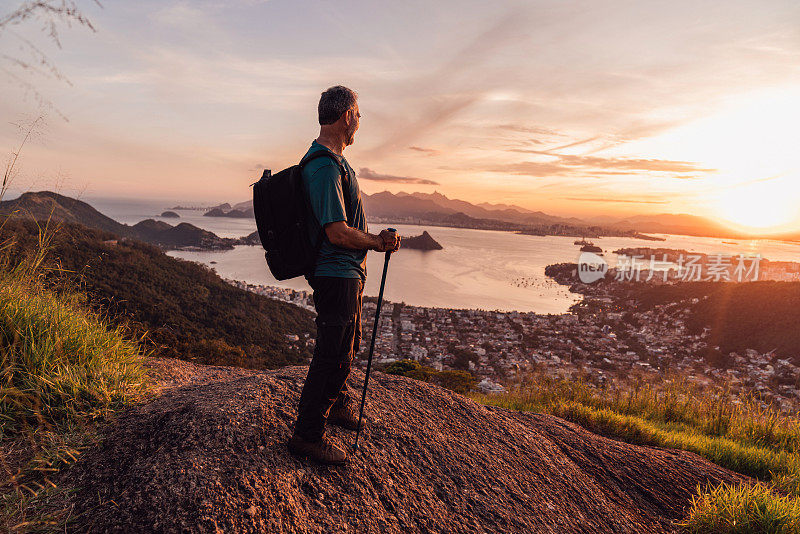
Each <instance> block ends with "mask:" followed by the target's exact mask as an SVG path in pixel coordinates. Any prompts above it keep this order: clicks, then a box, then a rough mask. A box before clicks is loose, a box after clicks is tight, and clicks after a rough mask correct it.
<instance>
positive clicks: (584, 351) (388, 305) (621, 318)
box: [229, 266, 800, 413]
mask: <svg viewBox="0 0 800 534" xmlns="http://www.w3.org/2000/svg"><path fill="white" fill-rule="evenodd" d="M788 270H792V271H794V270H795V267H794V266H792V267H790V268H789V269H787V271H788ZM787 271H784V270H782V271H781V273H780V274H779V276H777V277H780V278H783V277H784V276H790V274H789V273H788V272H787ZM615 274H616V273H614V272H613V270H612V273H611V277H612V278H613V276H614V275H615ZM775 274H778V273H775ZM571 275H572V276H573V277H574V275H575V271H573V272H572V273H571ZM551 276H553V277H554V278H555V279H556V281H558V282H559V283H562V284H566V285H570V284H571V281H570V280H563V279H559V276H558V275H552V274H551ZM642 280H643V282H642V283H649V284H659V283H663V281H661V280H662V278H661V277H659V276H655V277H652V276H648V272H647V271H644V276H643V278H642ZM645 280H646V281H645ZM229 283H232V284H234V285H236V286H238V287H240V288H242V289H246V290H249V291H254V292H256V293H259V294H261V295H266V296H269V297H271V298H276V299H279V300H283V301H285V302H289V303H292V304H295V305H298V306H302V307H304V308H306V309H309V310H313V301H312V298H311V293H309V292H305V291H295V290H287V289H282V288H278V287H271V286H256V285H252V284H246V283H243V282H236V281H231V280H229ZM584 289H585V291H582V292H583V293H584V300H583V302H582V303H581V306H579V307H577V309H575V311H574V313H566V314H537V313H533V312H516V311H511V312H500V311H488V310H480V309H449V308H434V307H421V306H410V305H407V304H404V303H392V302H386V301H384V303H383V305H382V308H381V316H380V324H379V329H378V337H377V339H376V343H375V354H374V360H373V362H374V364H375V365H376V366H377V368H378V369H381V368H385V366H387V365H389V364H391V363H393V362H396V361H399V360H413V361H415V362H419V364H421V365H423V366H427V367H430V368H432V369H434V370H436V371H446V370H461V371H468V372H469V373H470V374H471V375H472V376H473V377H474V379H475V384H476V389H477V390H479V391H482V392H486V393H490V392H502V391H505V390H506V389H507V388H509V387H513V386H514V385H515V384H517V383H519V381H521V380H523V379H524V377H525V376H526V374H528V373H541V374H545V375H547V376H550V377H554V378H563V379H570V380H580V381H581V382H582V383H585V384H588V385H590V386H591V387H602V386H604V385H621V386H623V387H624V386H625V385H627V384H631V383H634V382H639V383H644V382H650V383H655V382H661V381H663V380H664V379H668V378H670V377H677V376H680V377H682V379H684V380H686V381H687V382H689V383H692V384H694V385H696V386H698V387H700V388H705V387H724V388H727V389H728V390H729V391H730V392H731V393H733V394H742V395H750V394H756V395H757V396H758V398H760V399H761V400H762V402H763V403H764V404H765V405H766V404H772V405H773V406H776V407H778V408H779V409H781V410H782V411H785V412H793V413H795V412H796V411H797V410H798V408H799V407H800V387H798V381H799V380H800V379H799V377H800V368H798V367H797V366H796V365H794V364H793V363H792V362H791V361H790V359H788V358H780V357H778V356H777V355H776V354H775V353H774V351H773V352H767V353H759V352H757V351H755V350H752V349H747V350H745V351H743V353H742V354H738V353H732V354H729V355H728V357H727V358H726V364H725V365H724V366H714V365H709V361H708V354H709V350H712V351H713V349H714V347H709V339H708V338H709V335H708V329H705V330H703V331H701V332H696V333H690V332H689V331H688V329H687V325H686V318H687V315H688V313H689V310H688V305H690V304H692V303H693V302H692V301H690V302H689V303H674V302H673V303H668V304H662V305H656V306H654V307H653V308H652V309H648V310H637V309H636V308H635V307H632V308H630V309H628V308H627V307H623V306H621V305H619V303H618V301H617V300H616V298H615V295H614V285H613V284H605V285H592V286H588V285H587V286H586V287H585V288H584ZM694 303H696V299H695V301H694ZM375 309H376V302H375V299H374V298H365V301H364V305H363V312H362V324H363V340H362V342H361V350H360V351H359V354H358V356H357V360H356V362H355V364H356V365H360V366H364V365H366V358H367V354H368V348H369V340H370V337H371V335H372V328H373V324H374V317H375ZM587 309H590V310H591V313H585V312H584V313H582V312H581V310H584V311H585V310H587ZM291 341H296V342H298V343H306V344H307V346H309V347H313V343H314V340H313V337H307V338H305V339H300V337H299V336H294V339H292V340H291Z"/></svg>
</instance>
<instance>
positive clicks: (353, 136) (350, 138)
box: [346, 130, 356, 146]
mask: <svg viewBox="0 0 800 534" xmlns="http://www.w3.org/2000/svg"><path fill="white" fill-rule="evenodd" d="M355 140H356V131H355V130H353V131H352V132H350V134H349V135H348V136H347V143H346V145H347V146H350V145H352V144H353V143H354V142H355Z"/></svg>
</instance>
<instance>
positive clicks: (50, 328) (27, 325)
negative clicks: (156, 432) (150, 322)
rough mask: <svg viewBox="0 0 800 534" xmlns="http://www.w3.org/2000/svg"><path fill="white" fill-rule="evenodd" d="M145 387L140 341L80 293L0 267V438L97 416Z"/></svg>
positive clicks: (115, 406)
mask: <svg viewBox="0 0 800 534" xmlns="http://www.w3.org/2000/svg"><path fill="white" fill-rule="evenodd" d="M144 388H145V372H144V369H143V367H142V354H141V352H140V350H139V347H138V345H137V344H136V343H135V342H133V341H130V340H128V339H126V337H125V332H124V331H123V330H122V329H121V328H119V327H118V328H109V327H108V325H107V324H105V323H104V322H103V320H102V319H101V318H100V317H99V316H97V315H96V314H95V313H93V312H91V311H89V310H87V309H86V308H85V307H84V306H83V305H82V303H81V297H80V295H79V294H77V293H70V292H59V293H58V294H56V293H54V292H52V291H50V290H48V289H45V288H43V287H41V286H40V285H39V284H37V283H36V282H35V281H33V280H30V279H27V280H26V279H24V278H22V277H19V276H15V273H14V272H12V273H10V274H8V273H6V274H0V437H2V436H4V435H6V434H9V433H11V434H13V433H15V432H19V431H20V430H22V429H24V428H27V427H31V428H40V427H46V428H56V429H58V428H66V427H67V426H68V425H70V424H71V423H74V422H76V421H78V420H81V421H86V420H89V421H91V420H94V419H97V418H98V417H103V416H104V415H106V414H107V413H109V412H110V411H113V410H114V409H115V408H118V407H119V406H122V405H123V404H126V403H127V402H130V401H131V400H132V399H133V398H134V397H136V396H137V395H139V394H140V393H142V391H143V390H144Z"/></svg>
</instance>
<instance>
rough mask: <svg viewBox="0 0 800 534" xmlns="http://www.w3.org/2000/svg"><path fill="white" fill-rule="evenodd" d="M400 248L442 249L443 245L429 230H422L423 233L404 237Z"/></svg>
mask: <svg viewBox="0 0 800 534" xmlns="http://www.w3.org/2000/svg"><path fill="white" fill-rule="evenodd" d="M400 248H401V249H402V248H407V249H414V250H442V248H444V247H442V245H440V244H439V243H437V242H436V240H435V239H434V238H432V237H431V234H429V233H428V231H427V230H425V231H423V232H422V235H417V236H413V237H406V238H402V239H401V241H400Z"/></svg>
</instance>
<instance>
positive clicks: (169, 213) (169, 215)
mask: <svg viewBox="0 0 800 534" xmlns="http://www.w3.org/2000/svg"><path fill="white" fill-rule="evenodd" d="M161 217H164V218H166V219H177V218H179V217H180V215H178V214H177V213H175V212H174V211H165V212H164V213H162V214H161Z"/></svg>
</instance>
